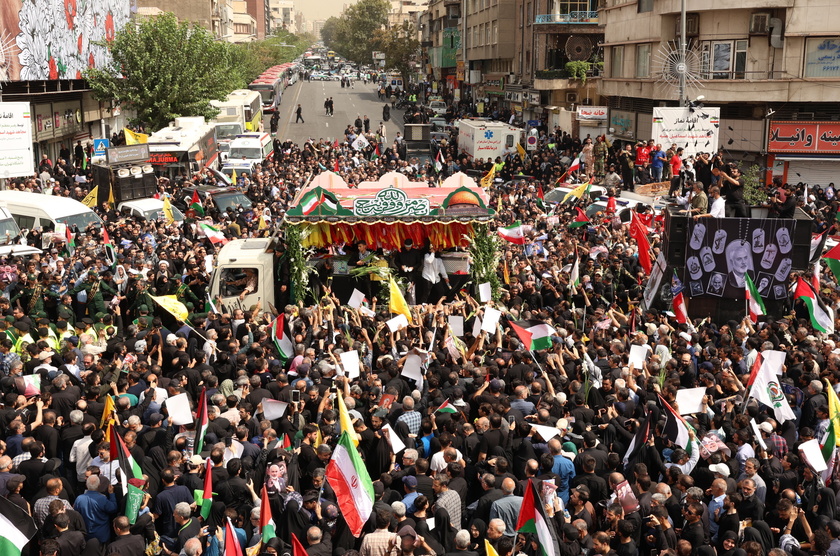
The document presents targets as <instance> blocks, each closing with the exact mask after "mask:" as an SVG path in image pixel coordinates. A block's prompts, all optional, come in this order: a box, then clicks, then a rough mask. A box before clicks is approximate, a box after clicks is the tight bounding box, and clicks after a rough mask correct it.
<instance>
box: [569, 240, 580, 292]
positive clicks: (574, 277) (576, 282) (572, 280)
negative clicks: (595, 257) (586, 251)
mask: <svg viewBox="0 0 840 556" xmlns="http://www.w3.org/2000/svg"><path fill="white" fill-rule="evenodd" d="M577 286H580V257H578V254H577V249H575V262H574V263H572V270H571V271H570V272H569V288H570V289H571V288H572V287H577Z"/></svg>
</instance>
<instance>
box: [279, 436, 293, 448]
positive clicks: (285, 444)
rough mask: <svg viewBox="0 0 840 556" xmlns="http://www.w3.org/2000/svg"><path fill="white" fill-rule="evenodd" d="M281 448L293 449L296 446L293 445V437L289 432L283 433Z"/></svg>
mask: <svg viewBox="0 0 840 556" xmlns="http://www.w3.org/2000/svg"><path fill="white" fill-rule="evenodd" d="M280 448H281V449H283V450H291V449H292V448H294V446H292V439H291V438H289V435H288V434H284V435H283V443H282V444H281V445H280Z"/></svg>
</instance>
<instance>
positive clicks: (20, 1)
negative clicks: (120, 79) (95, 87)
mask: <svg viewBox="0 0 840 556" xmlns="http://www.w3.org/2000/svg"><path fill="white" fill-rule="evenodd" d="M129 15H130V10H129V0H2V1H0V81H34V80H47V79H81V78H82V73H83V72H84V71H85V70H86V69H87V68H91V67H103V66H106V65H108V63H109V61H110V54H109V52H108V48H107V47H105V46H102V45H101V44H96V43H100V42H105V41H108V40H113V38H114V36H115V35H116V33H117V31H119V30H120V29H122V28H123V26H124V25H125V24H126V23H128V19H129Z"/></svg>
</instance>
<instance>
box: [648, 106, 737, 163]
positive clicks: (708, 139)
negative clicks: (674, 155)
mask: <svg viewBox="0 0 840 556" xmlns="http://www.w3.org/2000/svg"><path fill="white" fill-rule="evenodd" d="M719 135H720V108H706V107H703V108H688V107H685V108H665V107H654V108H653V125H652V126H651V136H652V137H653V140H654V141H655V142H656V144H657V145H662V148H663V150H666V149H668V147H670V146H671V145H676V146H677V147H682V148H684V149H685V153H683V155H684V156H689V155H695V154H697V153H703V152H705V153H711V152H716V151H717V150H718V146H719V145H718V137H719Z"/></svg>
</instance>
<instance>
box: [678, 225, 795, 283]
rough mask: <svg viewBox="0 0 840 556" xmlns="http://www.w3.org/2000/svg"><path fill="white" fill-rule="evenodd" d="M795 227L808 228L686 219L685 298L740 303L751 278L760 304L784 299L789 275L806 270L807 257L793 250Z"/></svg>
mask: <svg viewBox="0 0 840 556" xmlns="http://www.w3.org/2000/svg"><path fill="white" fill-rule="evenodd" d="M798 223H801V224H802V225H804V226H809V227H810V225H811V222H810V221H808V220H801V221H800V220H788V219H784V220H782V219H758V218H700V219H698V220H696V221H695V220H694V219H688V238H689V239H688V245H687V246H686V259H685V275H684V280H685V282H684V283H685V286H686V292H687V295H689V296H691V297H697V296H700V295H711V296H715V297H721V298H729V299H744V275H745V274H749V276H750V278H751V279H752V281H753V283H754V284H755V286H756V288H758V292H759V294H761V297H762V298H763V299H785V298H787V296H788V291H787V279H788V276H789V275H790V272H791V270H793V269H801V268H804V265H806V264H807V257H808V253H807V251H803V250H801V249H799V251H801V252H797V250H795V249H794V238H795V237H796V226H797V224H798ZM803 257H804V258H803Z"/></svg>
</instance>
